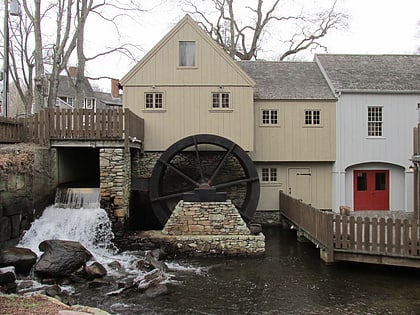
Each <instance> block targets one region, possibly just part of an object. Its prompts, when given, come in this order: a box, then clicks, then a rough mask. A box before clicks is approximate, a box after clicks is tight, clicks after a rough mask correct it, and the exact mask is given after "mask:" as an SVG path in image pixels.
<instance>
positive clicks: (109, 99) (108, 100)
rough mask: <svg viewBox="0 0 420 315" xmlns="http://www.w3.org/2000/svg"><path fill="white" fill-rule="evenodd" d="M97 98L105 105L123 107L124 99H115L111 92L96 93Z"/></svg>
mask: <svg viewBox="0 0 420 315" xmlns="http://www.w3.org/2000/svg"><path fill="white" fill-rule="evenodd" d="M95 98H96V99H97V100H98V101H100V102H102V103H103V104H105V105H110V106H122V99H121V98H120V97H118V98H115V97H113V96H112V94H111V93H109V92H95Z"/></svg>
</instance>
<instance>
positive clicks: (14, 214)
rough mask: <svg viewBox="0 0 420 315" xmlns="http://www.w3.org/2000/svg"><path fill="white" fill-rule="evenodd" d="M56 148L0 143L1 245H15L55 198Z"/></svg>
mask: <svg viewBox="0 0 420 315" xmlns="http://www.w3.org/2000/svg"><path fill="white" fill-rule="evenodd" d="M56 158H57V154H56V150H53V149H51V150H50V149H46V148H42V147H37V146H35V145H30V144H19V145H7V146H5V145H3V146H0V248H6V247H10V246H14V245H16V244H17V242H18V241H19V237H20V235H21V234H22V232H23V231H24V230H27V229H28V228H29V227H30V224H31V223H32V221H33V220H34V219H35V218H36V217H37V216H39V215H41V214H42V211H43V210H44V208H45V207H46V206H47V205H49V204H51V203H52V202H53V200H54V194H55V187H56V185H57V176H56V175H57V169H56V167H55V165H56V163H55V161H56Z"/></svg>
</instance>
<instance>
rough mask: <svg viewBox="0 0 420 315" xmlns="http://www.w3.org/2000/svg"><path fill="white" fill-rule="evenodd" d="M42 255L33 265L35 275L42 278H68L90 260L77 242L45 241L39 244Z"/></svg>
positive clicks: (88, 253) (87, 253)
mask: <svg viewBox="0 0 420 315" xmlns="http://www.w3.org/2000/svg"><path fill="white" fill-rule="evenodd" d="M39 249H40V250H41V251H43V252H44V253H43V254H42V255H41V257H40V259H39V260H38V262H37V263H36V264H35V273H37V274H38V275H40V276H42V277H62V276H69V275H70V274H71V273H73V272H75V271H76V270H78V269H79V268H80V267H81V266H83V265H85V264H86V262H87V261H88V260H89V259H90V258H92V254H91V253H90V252H89V251H88V250H87V249H86V248H85V247H84V246H83V245H82V244H80V243H79V242H74V241H63V240H46V241H43V242H41V243H40V244H39Z"/></svg>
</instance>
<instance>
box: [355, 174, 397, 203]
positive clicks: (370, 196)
mask: <svg viewBox="0 0 420 315" xmlns="http://www.w3.org/2000/svg"><path fill="white" fill-rule="evenodd" d="M353 183H354V188H353V191H354V210H389V170H355V171H354V177H353Z"/></svg>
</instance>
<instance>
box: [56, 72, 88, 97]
mask: <svg viewBox="0 0 420 315" xmlns="http://www.w3.org/2000/svg"><path fill="white" fill-rule="evenodd" d="M71 80H72V78H70V77H69V76H67V75H60V76H59V77H58V90H57V96H59V97H60V96H66V97H75V95H76V90H75V89H74V85H73V83H72V82H71ZM84 86H85V93H86V97H95V93H94V91H93V89H92V86H91V85H90V83H89V80H88V79H86V78H85V80H84Z"/></svg>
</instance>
